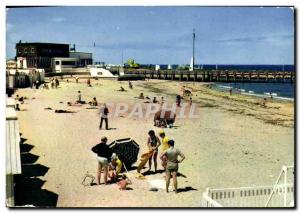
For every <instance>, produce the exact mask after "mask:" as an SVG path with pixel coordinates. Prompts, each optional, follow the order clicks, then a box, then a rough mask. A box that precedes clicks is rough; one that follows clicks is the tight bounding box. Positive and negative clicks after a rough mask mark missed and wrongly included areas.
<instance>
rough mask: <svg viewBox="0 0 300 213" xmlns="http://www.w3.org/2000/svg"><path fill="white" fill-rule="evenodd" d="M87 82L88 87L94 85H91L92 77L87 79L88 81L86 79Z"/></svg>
mask: <svg viewBox="0 0 300 213" xmlns="http://www.w3.org/2000/svg"><path fill="white" fill-rule="evenodd" d="M86 83H87V85H88V87H91V86H92V85H91V79H89V78H88V79H87V81H86Z"/></svg>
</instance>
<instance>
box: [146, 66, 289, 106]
mask: <svg viewBox="0 0 300 213" xmlns="http://www.w3.org/2000/svg"><path fill="white" fill-rule="evenodd" d="M159 66H160V69H162V70H164V69H168V67H169V66H170V65H167V64H160V65H159ZM171 67H172V69H177V68H178V67H185V68H187V67H189V64H183V65H178V64H171ZM141 68H152V69H154V68H155V65H153V64H142V65H141ZM195 69H200V70H201V69H203V70H239V71H245V72H249V71H250V72H251V71H262V72H263V71H269V72H272V71H287V72H295V66H294V65H291V64H277V65H274V64H272V65H270V64H251V65H246V64H239V65H237V64H217V65H216V64H195ZM214 85H215V88H216V89H218V90H229V89H233V92H237V91H238V92H241V93H242V94H245V95H251V96H257V97H262V98H265V97H270V96H272V97H273V98H274V99H280V100H286V101H294V98H295V84H294V83H288V82H285V83H251V82H250V83H216V84H214Z"/></svg>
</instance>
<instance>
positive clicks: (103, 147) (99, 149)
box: [92, 137, 112, 185]
mask: <svg viewBox="0 0 300 213" xmlns="http://www.w3.org/2000/svg"><path fill="white" fill-rule="evenodd" d="M106 143H107V138H106V137H102V138H101V142H100V143H99V144H97V145H96V146H94V147H93V148H92V151H93V152H94V153H96V154H97V161H98V171H97V179H96V182H97V185H100V179H101V171H102V170H104V184H107V175H108V166H109V161H110V158H111V156H112V150H111V148H110V147H109V146H108V145H107V144H106Z"/></svg>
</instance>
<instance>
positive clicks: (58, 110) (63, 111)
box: [54, 109, 75, 113]
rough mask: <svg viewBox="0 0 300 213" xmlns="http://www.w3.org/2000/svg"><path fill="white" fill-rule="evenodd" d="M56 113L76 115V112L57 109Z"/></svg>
mask: <svg viewBox="0 0 300 213" xmlns="http://www.w3.org/2000/svg"><path fill="white" fill-rule="evenodd" d="M54 112H55V113H75V111H70V110H64V109H56V110H55V111H54Z"/></svg>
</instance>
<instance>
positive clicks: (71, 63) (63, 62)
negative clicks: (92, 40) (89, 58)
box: [61, 61, 76, 66]
mask: <svg viewBox="0 0 300 213" xmlns="http://www.w3.org/2000/svg"><path fill="white" fill-rule="evenodd" d="M61 64H62V65H73V66H74V65H75V64H76V61H62V63H61Z"/></svg>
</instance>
